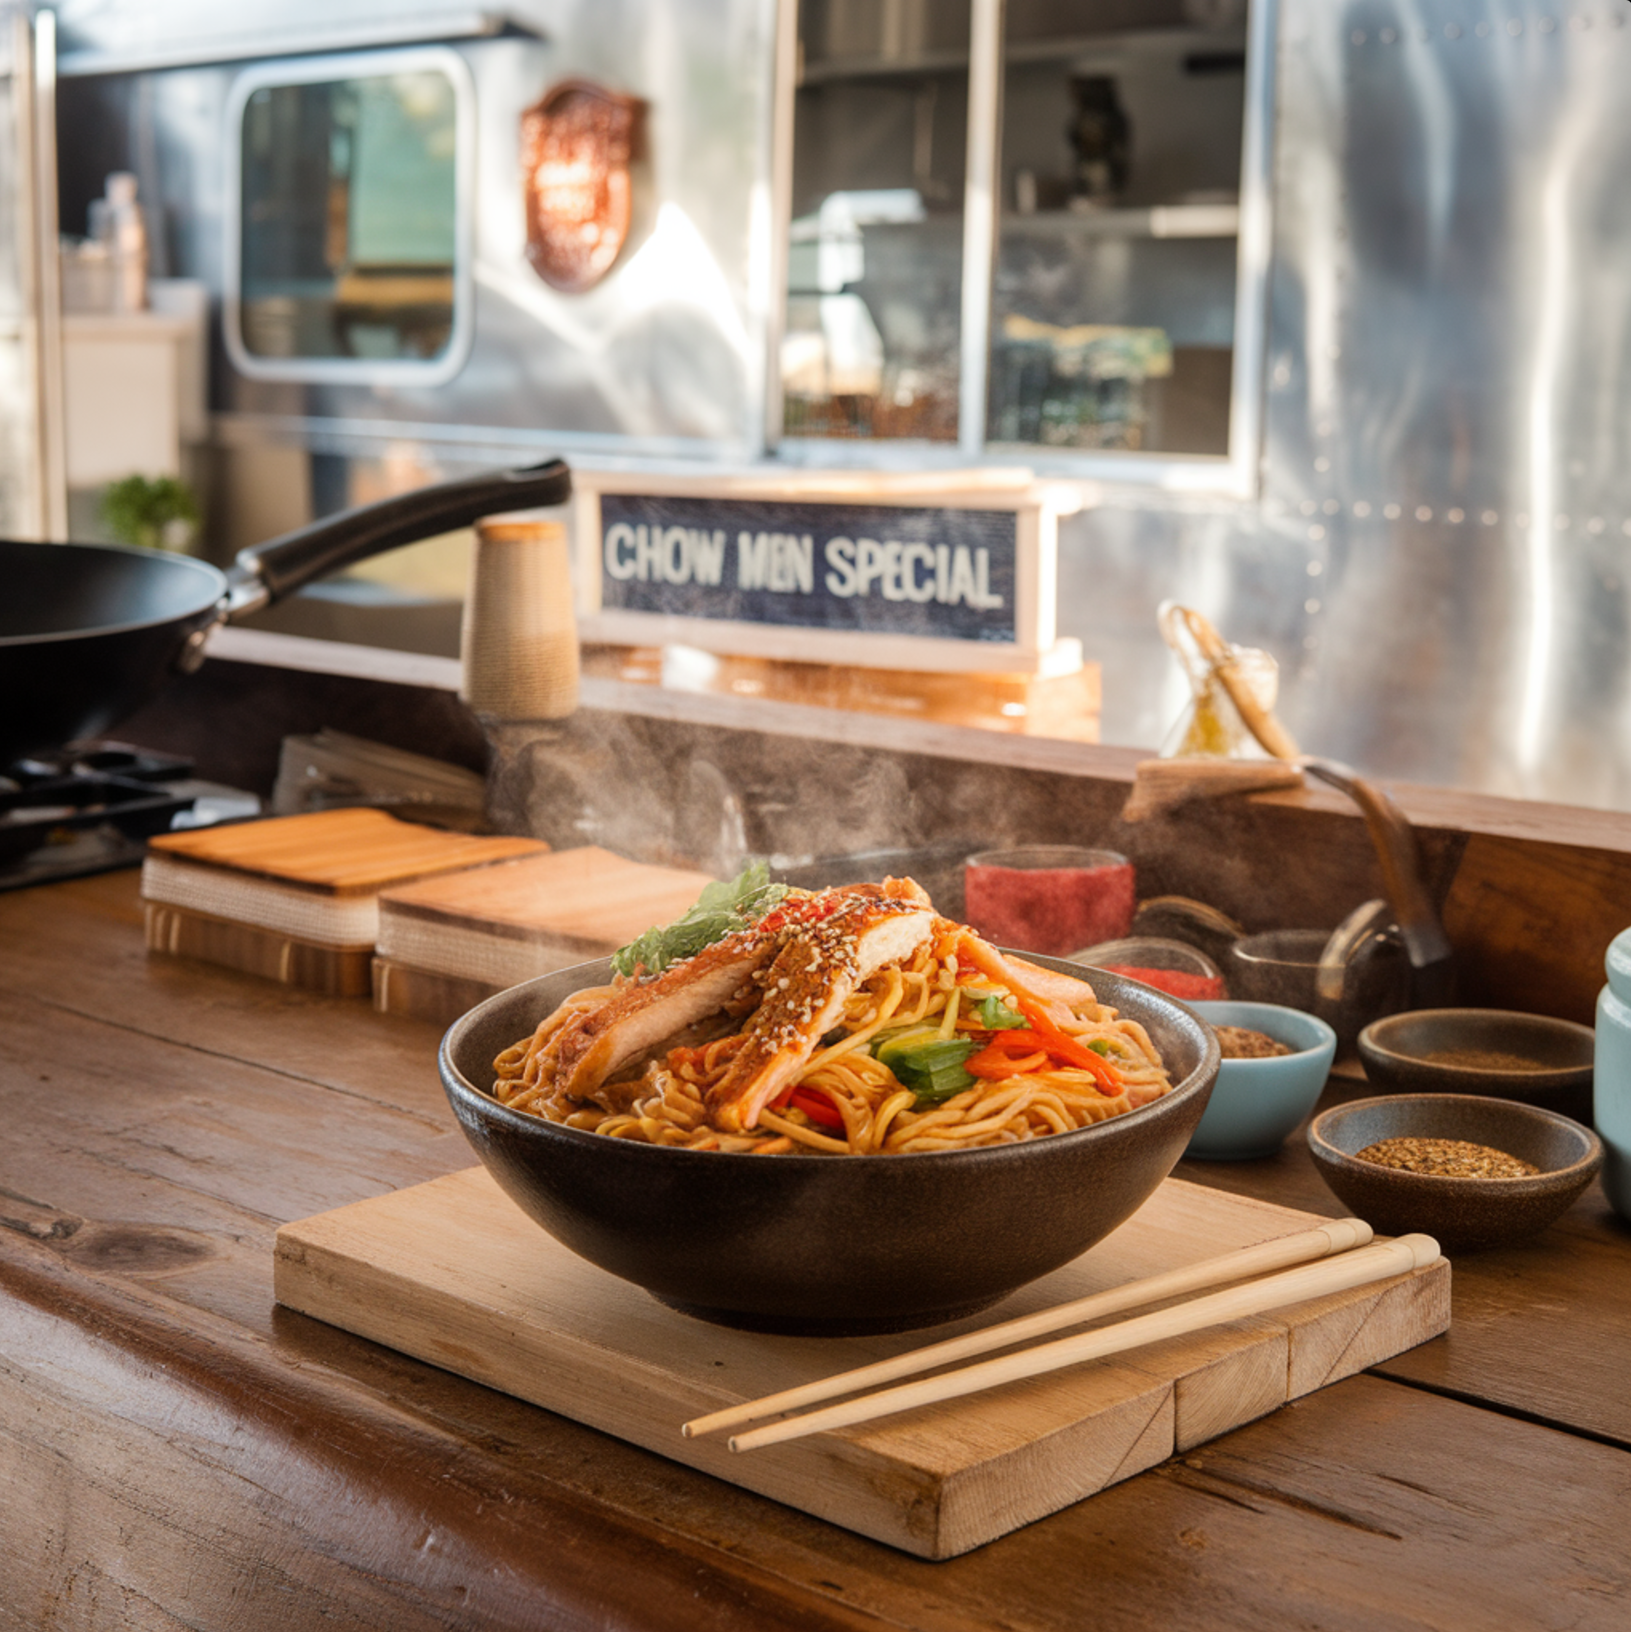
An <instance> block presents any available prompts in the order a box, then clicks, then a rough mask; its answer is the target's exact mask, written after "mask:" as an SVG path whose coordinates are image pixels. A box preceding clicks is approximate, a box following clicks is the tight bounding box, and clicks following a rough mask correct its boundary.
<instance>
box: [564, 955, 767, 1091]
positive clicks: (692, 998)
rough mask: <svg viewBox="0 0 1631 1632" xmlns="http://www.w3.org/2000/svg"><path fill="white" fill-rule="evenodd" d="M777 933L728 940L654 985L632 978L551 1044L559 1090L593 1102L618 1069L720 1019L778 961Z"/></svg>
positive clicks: (672, 967) (666, 973) (673, 967)
mask: <svg viewBox="0 0 1631 1632" xmlns="http://www.w3.org/2000/svg"><path fill="white" fill-rule="evenodd" d="M780 945H781V936H780V934H779V933H778V932H777V930H774V929H771V930H762V929H761V928H760V927H759V926H758V925H755V926H754V927H753V928H751V929H744V930H740V931H738V933H736V934H735V935H728V936H726V937H725V939H724V940H722V941H716V942H715V943H714V944H713V945H712V946H709V947H705V948H704V949H703V950H702V951H701V952H699V953H697V954H696V956H695V957H691V958H686V959H684V960H683V961H682V962H679V963H675V964H671V965H670V966H669V967H668V968H667V969H665V970H664V971H663V972H662V974H660V975H658V976H656V977H655V978H654V979H652V980H642V981H634V982H631V983H630V984H629V985H627V986H625V987H624V988H623V990H622V991H620V992H619V993H618V994H617V996H616V997H614V998H613V999H612V1000H611V1001H610V1002H609V1003H603V1004H601V1006H600V1007H599V1008H596V1009H587V1010H585V1011H584V1012H583V1013H582V1014H581V1015H579V1016H578V1017H577V1018H576V1019H574V1020H572V1021H570V1022H568V1024H566V1025H565V1026H563V1027H562V1028H561V1029H560V1031H559V1032H557V1033H556V1034H555V1036H554V1037H552V1038H551V1039H550V1042H549V1047H548V1051H547V1054H546V1060H547V1061H548V1062H549V1063H550V1064H551V1065H552V1066H553V1073H554V1080H555V1084H556V1087H557V1088H558V1089H559V1091H560V1092H562V1093H565V1094H567V1095H569V1096H570V1097H571V1098H573V1099H592V1098H594V1097H595V1094H596V1090H597V1089H598V1088H599V1087H600V1085H601V1084H602V1083H603V1082H605V1080H606V1079H607V1078H608V1077H609V1076H610V1075H611V1074H612V1073H613V1072H614V1071H616V1070H617V1069H618V1068H619V1067H620V1066H624V1065H627V1064H628V1062H629V1061H630V1060H634V1059H638V1058H639V1056H640V1055H642V1054H644V1053H645V1052H646V1051H647V1050H648V1049H651V1048H655V1047H656V1046H657V1044H658V1043H661V1042H663V1041H664V1040H665V1039H667V1038H670V1037H673V1036H674V1035H675V1034H676V1033H677V1032H681V1031H684V1030H685V1028H686V1027H687V1026H694V1025H696V1024H697V1023H698V1022H699V1021H701V1020H706V1019H707V1018H708V1017H709V1016H710V1015H714V1014H718V1013H719V1012H720V1010H721V1009H723V1008H724V1007H725V1006H726V1005H727V1004H728V1003H730V1002H731V1000H732V999H733V998H735V997H736V996H737V995H738V993H740V992H741V991H742V989H743V988H744V987H745V986H747V985H748V983H749V982H750V981H751V980H752V978H753V976H754V975H755V974H756V973H757V972H758V971H759V970H761V969H763V968H764V967H765V966H766V965H767V964H769V963H770V962H771V960H772V959H773V958H774V957H775V956H776V952H777V950H778V948H779V947H780Z"/></svg>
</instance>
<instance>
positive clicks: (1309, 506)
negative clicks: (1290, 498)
mask: <svg viewBox="0 0 1631 1632" xmlns="http://www.w3.org/2000/svg"><path fill="white" fill-rule="evenodd" d="M1297 508H1298V509H1299V510H1301V511H1302V513H1303V514H1304V515H1305V516H1311V515H1313V513H1314V512H1315V511H1316V510H1318V509H1319V506H1318V505H1317V504H1315V503H1314V501H1313V500H1312V499H1304V500H1303V502H1302V503H1301V504H1299V505H1298V506H1297Z"/></svg>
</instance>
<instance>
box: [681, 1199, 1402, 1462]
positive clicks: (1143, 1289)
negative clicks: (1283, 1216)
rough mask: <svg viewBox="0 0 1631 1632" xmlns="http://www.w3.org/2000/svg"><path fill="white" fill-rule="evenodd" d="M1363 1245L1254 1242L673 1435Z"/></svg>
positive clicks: (1323, 1235) (767, 1413)
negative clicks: (1253, 1243)
mask: <svg viewBox="0 0 1631 1632" xmlns="http://www.w3.org/2000/svg"><path fill="white" fill-rule="evenodd" d="M1370 1239H1371V1227H1370V1225H1369V1224H1367V1223H1366V1222H1365V1221H1364V1220H1363V1219H1360V1218H1339V1219H1333V1220H1332V1221H1331V1222H1330V1223H1329V1224H1320V1225H1317V1226H1316V1227H1315V1228H1314V1229H1311V1230H1300V1231H1298V1233H1297V1234H1295V1235H1282V1236H1278V1237H1276V1238H1275V1239H1274V1240H1272V1241H1259V1242H1257V1243H1256V1244H1255V1245H1253V1246H1249V1247H1241V1248H1240V1249H1238V1250H1237V1251H1235V1252H1226V1253H1223V1254H1222V1255H1221V1256H1219V1257H1217V1258H1204V1259H1202V1260H1201V1261H1200V1262H1199V1263H1194V1264H1185V1265H1184V1266H1183V1267H1181V1268H1179V1269H1169V1270H1166V1271H1164V1272H1163V1273H1162V1274H1160V1275H1151V1276H1149V1277H1148V1278H1147V1279H1145V1280H1142V1281H1129V1282H1128V1283H1127V1284H1126V1285H1125V1286H1113V1287H1111V1288H1110V1289H1109V1290H1108V1291H1105V1292H1094V1293H1092V1294H1091V1295H1089V1296H1088V1297H1085V1298H1076V1299H1074V1300H1073V1301H1071V1302H1070V1303H1061V1304H1056V1305H1055V1306H1054V1307H1053V1308H1051V1309H1042V1310H1039V1311H1038V1312H1037V1313H1036V1314H1034V1315H1022V1316H1020V1317H1019V1318H1018V1319H1017V1320H1005V1321H1003V1322H1002V1323H1001V1324H1000V1325H997V1326H987V1327H984V1328H982V1329H981V1330H980V1331H977V1332H967V1333H965V1334H964V1335H963V1336H962V1337H951V1338H947V1339H946V1340H945V1341H944V1342H942V1343H931V1344H930V1345H929V1346H928V1347H927V1348H924V1349H911V1350H908V1351H907V1352H906V1353H905V1354H898V1355H896V1356H895V1357H894V1358H893V1359H891V1360H879V1361H876V1362H874V1363H873V1364H872V1365H869V1366H859V1367H857V1368H856V1369H855V1370H853V1371H844V1372H839V1373H837V1374H836V1375H834V1376H831V1377H823V1378H820V1379H818V1380H817V1381H815V1382H813V1383H804V1384H801V1385H800V1386H799V1387H797V1388H788V1389H783V1390H782V1391H781V1392H780V1393H779V1394H767V1395H766V1396H765V1397H764V1398H763V1399H758V1400H748V1401H746V1402H744V1403H743V1404H741V1405H732V1406H727V1407H726V1408H725V1409H724V1410H722V1411H712V1412H710V1413H709V1414H708V1415H707V1416H704V1417H696V1418H693V1419H692V1420H691V1421H690V1422H688V1423H686V1424H684V1426H682V1427H681V1429H680V1432H681V1433H682V1434H683V1435H684V1436H685V1437H686V1438H687V1439H691V1438H695V1437H696V1436H698V1435H701V1434H715V1433H718V1432H719V1431H720V1430H721V1429H724V1428H736V1427H739V1426H740V1425H741V1424H743V1423H745V1422H757V1421H759V1420H761V1419H762V1418H764V1417H775V1416H780V1415H781V1414H782V1412H784V1411H796V1410H797V1409H798V1408H799V1407H800V1406H805V1405H814V1404H816V1403H817V1402H818V1401H820V1400H832V1399H836V1398H837V1397H838V1396H839V1395H840V1394H855V1393H858V1392H859V1391H860V1390H861V1389H863V1388H876V1387H877V1386H878V1385H879V1384H881V1383H892V1382H894V1381H895V1380H896V1379H897V1378H900V1377H910V1376H913V1375H914V1374H915V1373H917V1372H920V1371H932V1370H933V1369H934V1368H935V1367H936V1366H945V1365H950V1364H951V1362H952V1361H954V1360H966V1359H968V1357H969V1356H970V1355H973V1354H989V1353H990V1352H991V1350H993V1349H1006V1348H1010V1347H1012V1346H1013V1345H1014V1344H1015V1343H1024V1342H1027V1341H1028V1340H1029V1339H1031V1338H1033V1337H1041V1336H1042V1335H1043V1333H1045V1332H1057V1331H1059V1330H1060V1329H1061V1328H1062V1327H1065V1326H1080V1325H1083V1324H1084V1323H1085V1322H1087V1321H1089V1320H1099V1319H1102V1318H1103V1317H1104V1316H1106V1315H1119V1314H1120V1313H1121V1312H1122V1311H1123V1310H1125V1309H1137V1308H1140V1307H1142V1306H1143V1305H1144V1304H1147V1303H1159V1302H1161V1301H1162V1300H1163V1299H1165V1298H1180V1297H1185V1296H1187V1295H1188V1294H1189V1293H1191V1292H1199V1291H1201V1290H1202V1289H1203V1288H1205V1287H1211V1286H1226V1285H1228V1284H1229V1283H1230V1282H1231V1281H1243V1280H1246V1279H1248V1278H1249V1277H1252V1276H1257V1275H1267V1274H1269V1273H1271V1272H1272V1271H1274V1270H1277V1269H1288V1268H1290V1267H1291V1266H1292V1265H1293V1264H1304V1263H1307V1262H1308V1261H1309V1260H1310V1259H1316V1258H1326V1257H1329V1256H1330V1255H1331V1254H1333V1253H1338V1252H1346V1251H1348V1250H1349V1248H1351V1247H1362V1246H1365V1245H1366V1244H1367V1243H1368V1242H1369V1241H1370Z"/></svg>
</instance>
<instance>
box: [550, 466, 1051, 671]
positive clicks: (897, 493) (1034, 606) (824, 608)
mask: <svg viewBox="0 0 1631 1632" xmlns="http://www.w3.org/2000/svg"><path fill="white" fill-rule="evenodd" d="M702 485H703V483H702V479H700V478H672V477H671V478H667V479H666V481H665V479H663V478H655V479H650V480H648V481H646V482H644V483H641V482H640V481H639V479H638V478H637V477H635V476H633V475H632V474H628V475H625V474H621V473H620V475H619V476H618V477H615V478H610V479H608V478H607V477H606V476H605V475H604V474H603V473H589V474H587V475H586V476H585V477H584V478H583V479H582V482H581V484H580V486H581V487H582V488H585V489H587V491H586V492H585V493H584V496H583V498H582V499H581V500H580V503H579V511H578V520H577V530H578V545H577V549H578V569H579V581H580V617H581V618H582V619H583V622H584V625H585V627H584V631H583V632H584V634H585V637H586V638H589V639H603V640H610V641H625V642H633V643H638V644H659V643H663V642H668V641H682V642H686V643H689V644H692V645H697V646H702V647H704V648H706V649H709V650H714V651H720V652H734V653H738V654H741V655H747V656H762V657H782V658H792V659H800V660H806V661H818V662H823V661H824V662H850V663H859V664H871V665H874V666H879V667H889V668H924V669H942V670H944V669H987V670H1003V669H1033V668H1034V667H1035V666H1036V664H1037V663H1038V662H1039V661H1040V659H1041V657H1042V656H1043V655H1044V654H1045V652H1046V650H1047V649H1048V648H1049V647H1050V646H1051V645H1052V641H1053V595H1052V590H1053V557H1054V536H1055V535H1054V527H1053V521H1054V517H1055V515H1056V514H1057V506H1053V507H1051V508H1050V507H1049V506H1048V505H1047V504H1046V503H1044V502H1042V501H1040V500H1038V499H1037V498H1036V496H1035V495H1034V493H1033V491H1032V490H1031V489H1030V487H1029V486H1028V485H1026V486H1023V487H1017V486H1014V485H1010V486H1009V487H1008V488H1006V489H1003V488H1001V487H995V488H994V490H993V491H985V492H981V491H978V490H977V491H975V492H974V493H972V494H966V493H965V494H959V495H956V496H955V501H954V500H953V498H952V497H950V496H948V495H947V494H946V492H945V491H944V489H945V485H946V484H944V483H941V484H939V485H938V487H936V486H933V485H929V486H928V491H927V492H925V493H924V494H923V495H922V499H921V500H920V501H919V502H910V501H911V498H912V495H910V494H909V493H908V492H907V491H903V490H902V487H901V484H899V483H898V482H897V484H896V485H895V488H894V490H893V491H890V492H888V495H887V497H886V498H884V499H883V500H882V502H875V495H873V494H868V495H866V499H865V502H854V500H853V499H852V497H851V495H852V494H853V493H854V491H855V489H856V487H857V483H856V481H855V480H854V478H853V477H849V478H845V479H843V480H841V481H835V482H834V483H833V484H832V486H833V492H832V497H831V498H828V497H826V496H825V495H823V494H821V493H820V492H819V491H817V492H815V493H812V492H811V491H810V489H811V488H812V486H814V487H816V488H817V489H818V490H819V480H812V478H810V477H808V476H806V477H804V478H801V479H800V482H799V484H798V492H797V494H796V496H791V497H789V496H783V495H782V494H778V493H777V492H776V491H775V488H774V486H773V484H771V483H769V482H767V481H766V480H764V479H763V478H760V479H756V480H746V479H743V478H718V479H716V486H715V490H714V491H706V490H703V491H699V488H701V487H702ZM786 485H790V484H784V487H785V486H786ZM874 485H879V486H881V485H884V484H874ZM926 485H928V484H926ZM674 487H679V488H681V489H682V490H681V491H672V490H665V489H672V488H674Z"/></svg>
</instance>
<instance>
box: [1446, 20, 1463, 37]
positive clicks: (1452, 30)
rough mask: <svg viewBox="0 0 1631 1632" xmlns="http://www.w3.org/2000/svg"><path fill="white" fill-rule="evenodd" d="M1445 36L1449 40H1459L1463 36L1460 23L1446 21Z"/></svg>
mask: <svg viewBox="0 0 1631 1632" xmlns="http://www.w3.org/2000/svg"><path fill="white" fill-rule="evenodd" d="M1444 38H1445V39H1447V40H1459V39H1460V38H1461V25H1460V23H1446V24H1445V25H1444Z"/></svg>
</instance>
